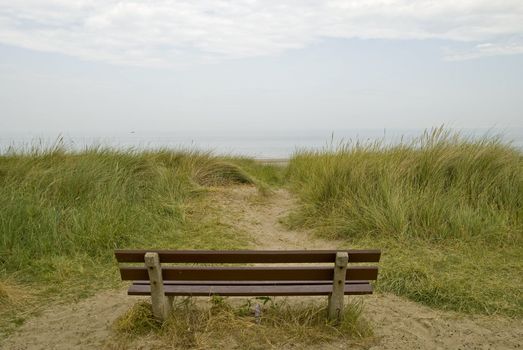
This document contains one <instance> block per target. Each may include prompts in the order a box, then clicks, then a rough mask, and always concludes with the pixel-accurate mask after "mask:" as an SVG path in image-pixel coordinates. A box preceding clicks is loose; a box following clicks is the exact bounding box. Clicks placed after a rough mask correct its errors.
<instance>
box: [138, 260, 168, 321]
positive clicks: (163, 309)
mask: <svg viewBox="0 0 523 350" xmlns="http://www.w3.org/2000/svg"><path fill="white" fill-rule="evenodd" d="M144 260H145V266H147V273H148V276H149V281H150V284H149V288H150V294H151V302H152V308H153V315H154V317H155V318H156V319H158V320H160V321H165V320H166V319H167V317H169V313H170V311H171V310H170V304H169V302H168V300H167V298H166V296H165V292H164V285H163V279H162V267H161V266H160V259H159V257H158V253H153V252H149V253H146V254H145V258H144Z"/></svg>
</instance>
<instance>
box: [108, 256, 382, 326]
mask: <svg viewBox="0 0 523 350" xmlns="http://www.w3.org/2000/svg"><path fill="white" fill-rule="evenodd" d="M380 255H381V252H380V251H379V250H340V251H337V250H236V251H219V250H115V256H116V259H117V261H118V262H119V263H120V275H121V277H122V280H128V281H133V282H132V284H131V286H130V287H129V290H128V291H127V294H128V295H150V296H151V301H152V306H153V314H154V316H155V318H157V319H158V320H162V321H163V320H165V319H166V318H167V317H168V315H169V313H170V309H171V305H172V300H171V298H172V297H174V296H181V295H184V296H211V295H220V296H294V295H296V296H298V295H327V296H328V298H329V306H328V317H329V319H330V320H338V321H339V320H340V318H341V311H342V310H343V298H344V295H363V294H372V285H371V284H370V282H371V281H374V280H376V279H377V277H378V268H377V266H361V265H356V266H348V265H349V263H377V262H379V260H380ZM133 263H139V264H140V265H139V266H129V265H128V264H133ZM172 263H177V264H297V263H300V264H311V263H334V266H332V265H331V266H325V265H312V266H311V265H300V266H288V265H286V266H285V265H284V266H239V267H230V266H210V267H209V266H187V265H176V266H165V264H172ZM122 264H126V265H122ZM161 264H164V265H163V266H162V265H161Z"/></svg>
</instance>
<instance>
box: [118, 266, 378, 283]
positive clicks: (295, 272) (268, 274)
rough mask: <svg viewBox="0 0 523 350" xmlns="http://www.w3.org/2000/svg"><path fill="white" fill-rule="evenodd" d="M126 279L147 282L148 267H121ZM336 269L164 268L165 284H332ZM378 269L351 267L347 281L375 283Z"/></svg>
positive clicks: (121, 273) (257, 267)
mask: <svg viewBox="0 0 523 350" xmlns="http://www.w3.org/2000/svg"><path fill="white" fill-rule="evenodd" d="M120 275H121V277H122V280H124V281H125V280H127V281H129V280H146V279H148V278H149V275H148V273H147V269H146V268H145V267H139V266H131V267H121V268H120ZM333 275H334V268H333V267H328V266H315V267H301V266H300V267H265V266H254V267H185V266H183V267H171V266H167V267H162V277H163V280H164V281H168V280H185V281H279V280H281V281H288V280H293V281H318V280H330V281H332V279H333ZM377 277H378V268H377V267H376V266H350V267H349V268H347V275H346V278H345V279H346V280H349V281H350V280H375V279H377Z"/></svg>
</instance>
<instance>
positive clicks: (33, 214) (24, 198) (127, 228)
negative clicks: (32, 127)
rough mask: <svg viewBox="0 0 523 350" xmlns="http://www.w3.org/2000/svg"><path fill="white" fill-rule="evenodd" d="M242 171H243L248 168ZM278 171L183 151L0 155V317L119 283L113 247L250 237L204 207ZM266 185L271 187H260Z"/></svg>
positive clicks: (234, 242)
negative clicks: (226, 191) (222, 191)
mask: <svg viewBox="0 0 523 350" xmlns="http://www.w3.org/2000/svg"><path fill="white" fill-rule="evenodd" d="M244 168H245V169H247V170H244ZM277 172H280V173H281V170H279V169H276V168H274V169H273V168H265V167H260V166H259V165H256V164H252V162H250V161H248V160H245V159H235V158H230V157H229V158H223V157H215V156H212V155H210V154H206V153H201V152H193V151H181V152H169V151H163V150H158V151H150V152H149V151H147V152H145V151H144V152H138V151H114V150H109V149H100V148H93V149H88V150H85V151H83V152H67V151H65V150H64V149H63V148H61V147H54V148H50V149H46V150H40V149H34V150H32V151H25V152H13V151H11V152H10V153H7V154H4V155H1V156H0V302H1V303H2V308H1V310H0V319H1V320H2V321H0V322H2V326H3V327H0V328H2V329H3V330H6V329H8V328H9V327H8V326H7V324H8V323H13V322H14V323H19V322H20V318H21V317H22V316H21V315H25V309H24V307H23V306H24V305H25V308H26V309H27V310H29V309H31V308H32V307H33V306H34V304H31V303H30V302H29V299H30V298H27V302H25V303H19V302H13V300H14V299H13V298H16V295H25V294H27V293H22V294H20V293H19V292H16V291H20V290H22V291H23V290H26V291H30V292H31V293H32V294H34V295H35V296H36V297H37V298H34V299H35V300H36V299H37V300H39V304H45V302H46V300H51V299H56V298H62V299H63V298H71V297H73V298H77V297H82V296H86V295H89V294H92V293H94V292H95V291H96V290H97V288H108V287H113V286H117V285H119V284H120V282H119V278H118V274H117V268H116V264H115V263H114V257H113V249H114V248H133V247H134V248H144V247H150V248H164V249H167V248H187V249H189V248H200V249H220V248H221V249H234V248H242V247H245V246H246V245H247V244H248V236H247V235H246V234H245V233H243V232H238V230H237V229H234V228H233V227H231V226H230V225H227V224H225V223H224V222H223V220H221V219H220V213H219V212H218V210H217V209H216V208H213V207H211V206H210V205H208V203H207V201H206V200H205V197H206V193H207V191H208V189H209V188H211V187H212V186H222V185H229V184H255V185H257V186H258V187H259V188H260V189H262V190H263V191H266V190H267V189H269V187H270V184H269V183H270V182H271V181H274V180H271V179H274V178H278V177H279V176H280V177H281V175H278V174H277ZM264 178H267V179H268V180H269V183H266V182H265V181H264Z"/></svg>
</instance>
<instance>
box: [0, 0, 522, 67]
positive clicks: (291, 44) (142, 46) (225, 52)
mask: <svg viewBox="0 0 523 350" xmlns="http://www.w3.org/2000/svg"><path fill="white" fill-rule="evenodd" d="M521 37H523V2H522V1H521V0H504V1H497V2H496V1H483V0H476V1H472V0H460V1H456V0H452V1H449V0H440V1H427V0H366V1H362V0H360V1H335V0H330V1H315V0H287V1H284V0H280V1H276V0H264V1H255V0H241V1H240V0H237V1H224V0H222V1H205V0H203V1H168V0H163V1H160V0H157V1H112V0H78V1H74V0H51V1H40V0H17V1H7V0H0V42H1V43H4V44H9V45H15V46H19V47H24V48H29V49H33V50H40V51H49V52H60V53H63V54H67V55H71V56H75V57H79V58H82V59H85V60H95V61H103V62H109V63H113V64H125V65H139V66H178V65H186V64H192V63H195V62H196V63H201V62H214V61H220V60H224V59H238V58H245V57H256V56H267V55H276V54H279V53H281V52H283V51H285V50H289V49H296V48H303V47H306V46H307V45H310V44H311V43H313V42H316V41H319V40H321V39H322V38H361V39H420V40H421V39H444V40H451V41H456V42H465V43H470V45H471V50H470V52H462V53H449V54H448V55H447V56H446V58H447V59H468V58H476V57H480V56H484V55H497V54H509V53H521V46H522V45H523V40H519V39H518V40H516V39H514V38H521ZM482 43H490V44H491V46H481V45H482ZM507 43H508V44H507ZM478 44H479V45H478ZM453 55H454V56H455V58H452V57H453Z"/></svg>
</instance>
